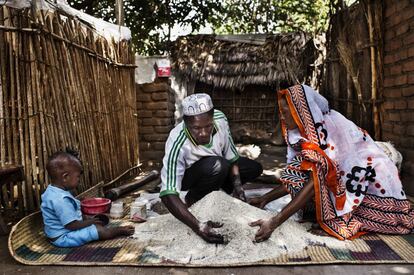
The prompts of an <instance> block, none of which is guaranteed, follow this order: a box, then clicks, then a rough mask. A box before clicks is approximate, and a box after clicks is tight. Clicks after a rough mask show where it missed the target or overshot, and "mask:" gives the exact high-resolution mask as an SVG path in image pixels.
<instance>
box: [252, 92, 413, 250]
mask: <svg viewBox="0 0 414 275" xmlns="http://www.w3.org/2000/svg"><path fill="white" fill-rule="evenodd" d="M278 102H279V113H280V121H281V127H282V133H283V136H284V138H285V140H286V143H287V144H288V149H287V150H288V153H287V163H288V165H287V167H286V168H285V169H284V171H283V173H282V175H281V179H280V180H281V182H282V185H281V186H279V187H277V188H275V189H274V190H272V191H271V192H269V193H267V194H265V195H263V196H262V197H259V198H253V199H251V200H250V201H249V202H250V203H251V204H252V205H255V206H258V207H261V208H263V207H264V206H265V205H266V204H267V203H268V202H270V201H272V200H275V199H277V198H279V197H281V196H284V195H286V194H288V193H289V194H291V196H292V201H291V202H290V203H289V204H288V205H287V206H286V207H285V208H284V209H283V210H282V211H281V212H280V213H279V214H277V215H276V216H274V217H272V218H271V219H268V220H258V221H255V222H252V223H251V224H250V225H251V226H259V230H258V232H257V234H256V241H258V242H260V241H264V240H266V239H268V238H269V237H270V235H271V234H272V232H273V231H274V230H275V229H276V228H277V227H278V226H279V225H281V224H282V223H283V222H284V221H285V220H286V219H288V218H289V217H290V216H292V215H293V214H294V213H296V212H297V211H299V210H301V209H303V208H304V207H305V206H306V205H307V204H308V203H309V202H312V203H313V202H314V205H315V211H316V220H317V221H318V223H319V225H320V226H321V228H322V229H323V230H324V231H326V232H327V233H328V234H330V235H332V236H335V237H337V238H338V239H342V240H344V239H352V238H355V237H358V236H359V235H361V234H363V233H365V232H378V233H385V234H408V233H411V232H412V231H413V228H414V211H413V209H412V207H411V204H410V202H409V201H408V200H407V198H406V196H405V193H404V190H403V188H402V184H401V181H400V178H399V174H398V169H397V167H396V166H395V165H394V163H393V162H392V161H391V160H390V159H389V158H388V157H387V156H386V154H385V153H384V152H383V151H382V150H381V149H380V148H379V147H377V145H376V144H375V142H374V140H373V139H372V138H371V137H370V136H369V135H368V133H367V132H366V131H365V130H363V129H361V128H359V127H358V126H356V125H355V124H354V123H353V122H352V121H350V120H348V119H346V118H345V117H344V116H342V115H341V114H340V113H338V112H336V111H335V110H331V109H329V105H328V102H327V100H326V99H325V98H324V97H323V96H321V95H319V94H318V93H317V92H316V91H314V90H313V89H312V88H310V87H308V86H305V85H296V86H292V87H290V88H288V89H285V90H281V91H279V93H278Z"/></svg>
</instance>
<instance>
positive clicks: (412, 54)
mask: <svg viewBox="0 0 414 275" xmlns="http://www.w3.org/2000/svg"><path fill="white" fill-rule="evenodd" d="M383 95H384V100H385V101H384V103H383V106H382V107H383V108H382V111H383V112H382V116H383V119H382V131H383V134H382V136H383V139H384V140H390V141H391V142H393V143H394V144H395V146H396V147H397V149H398V150H399V151H400V152H401V153H402V154H403V157H404V162H403V170H402V171H403V172H402V180H403V183H404V186H405V189H406V191H407V193H408V194H409V195H411V196H413V195H414V181H413V180H412V179H413V176H414V1H413V0H399V1H396V0H386V1H385V6H384V87H383Z"/></svg>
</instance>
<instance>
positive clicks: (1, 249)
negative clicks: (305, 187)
mask: <svg viewBox="0 0 414 275" xmlns="http://www.w3.org/2000/svg"><path fill="white" fill-rule="evenodd" d="M260 147H261V152H262V153H261V154H260V156H259V158H258V159H257V160H258V161H260V162H261V163H262V164H263V168H264V174H265V175H266V176H264V177H262V182H272V180H273V178H274V176H275V174H276V173H277V168H280V167H282V166H283V165H284V159H285V148H284V147H277V146H260ZM0 274H1V275H3V274H7V275H9V274H10V275H12V274H13V275H14V274H34V275H36V274H39V275H40V274H41V275H56V274H59V275H77V274H79V275H88V274H99V275H116V274H122V275H127V274H170V275H187V274H188V275H190V274H191V275H192V274H200V275H207V274H211V275H212V274H228V275H238V274H240V275H250V274H255V275H259V274H283V275H284V274H307V275H314V274H315V275H316V274H329V275H331V274H335V275H349V274H387V275H389V274H414V264H407V265H394V264H376V265H303V266H253V267H238V268H233V267H229V268H171V267H165V268H159V267H158V268H153V267H145V268H144V267H96V266H93V267H80V266H25V265H22V264H19V263H17V262H16V261H15V260H14V259H13V258H12V257H11V256H10V254H9V252H8V248H7V236H0Z"/></svg>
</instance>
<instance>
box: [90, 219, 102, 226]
mask: <svg viewBox="0 0 414 275" xmlns="http://www.w3.org/2000/svg"><path fill="white" fill-rule="evenodd" d="M92 224H95V225H100V226H105V224H104V222H103V221H102V220H100V219H99V218H97V217H94V218H93V219H92Z"/></svg>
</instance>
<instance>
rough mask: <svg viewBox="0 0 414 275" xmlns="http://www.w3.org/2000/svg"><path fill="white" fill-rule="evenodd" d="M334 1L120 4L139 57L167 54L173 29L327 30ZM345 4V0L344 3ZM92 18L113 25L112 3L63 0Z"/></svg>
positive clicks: (142, 0)
mask: <svg viewBox="0 0 414 275" xmlns="http://www.w3.org/2000/svg"><path fill="white" fill-rule="evenodd" d="M338 1H340V0H336V1H335V0H244V1H236V0H222V1H217V0H202V1H198V0H124V1H123V3H124V10H125V25H126V26H127V27H129V28H130V29H131V32H132V42H133V44H134V46H135V48H136V51H137V52H138V53H140V54H147V55H157V54H162V53H164V52H165V51H166V50H167V49H168V44H169V42H170V40H171V33H170V31H171V29H172V27H173V26H177V25H179V26H181V27H187V28H189V29H190V30H192V32H197V31H198V30H200V28H202V27H204V26H206V25H209V26H211V27H212V29H213V32H214V33H217V34H225V33H226V34H228V33H232V34H243V33H275V32H287V31H294V30H304V31H307V32H318V31H321V30H322V31H323V30H325V29H326V28H327V21H328V16H329V10H330V6H331V5H332V3H333V2H338ZM348 1H349V0H348ZM68 2H69V4H70V5H71V6H72V7H74V8H76V9H79V10H82V11H84V12H86V13H88V14H91V15H93V16H96V17H100V18H103V19H105V20H107V21H110V22H115V12H114V10H115V0H68Z"/></svg>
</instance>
